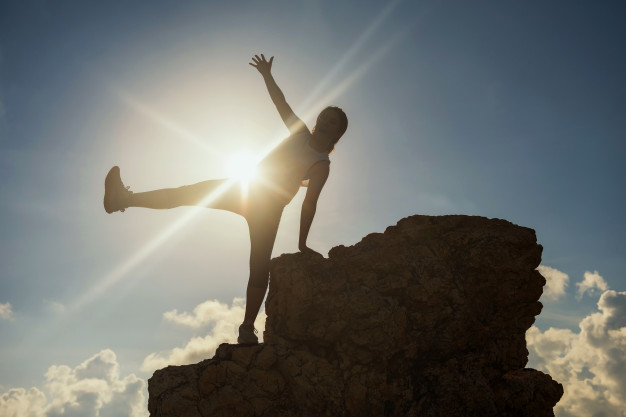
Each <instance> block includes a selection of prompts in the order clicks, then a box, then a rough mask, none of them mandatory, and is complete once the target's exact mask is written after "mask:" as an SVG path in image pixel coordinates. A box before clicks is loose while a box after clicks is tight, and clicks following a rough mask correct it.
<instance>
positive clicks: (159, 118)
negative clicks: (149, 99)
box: [116, 90, 218, 155]
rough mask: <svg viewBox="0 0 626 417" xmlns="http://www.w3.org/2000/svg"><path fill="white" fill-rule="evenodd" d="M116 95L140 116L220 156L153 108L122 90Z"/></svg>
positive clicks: (195, 136) (199, 139)
mask: <svg viewBox="0 0 626 417" xmlns="http://www.w3.org/2000/svg"><path fill="white" fill-rule="evenodd" d="M116 95H117V96H118V97H119V98H120V99H121V100H122V101H123V102H124V103H125V104H127V105H128V106H130V107H131V108H132V109H134V110H135V111H137V112H139V113H140V114H142V115H144V116H146V117H148V118H149V119H150V120H152V121H153V122H156V123H157V124H159V125H160V126H162V127H164V128H166V129H167V130H169V131H170V132H173V133H175V134H176V135H177V136H179V137H181V138H183V139H185V140H187V141H188V142H190V143H192V144H194V145H196V146H198V147H200V148H201V149H202V150H204V151H206V152H207V153H209V154H211V155H218V153H217V152H216V151H215V150H213V148H211V147H210V146H209V145H207V143H206V142H205V141H204V140H203V139H202V138H201V137H200V136H198V135H196V134H194V133H192V132H190V131H189V130H187V129H185V128H183V127H181V126H180V125H178V124H177V123H175V122H174V121H172V120H171V119H169V118H167V117H165V116H164V115H162V114H160V113H159V112H158V111H156V110H155V109H153V108H150V107H148V106H147V105H146V104H144V103H142V102H140V101H139V100H138V99H137V98H135V97H133V96H131V95H130V94H128V93H125V92H122V91H120V90H116Z"/></svg>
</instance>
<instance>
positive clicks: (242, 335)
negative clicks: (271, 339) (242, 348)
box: [237, 323, 259, 345]
mask: <svg viewBox="0 0 626 417" xmlns="http://www.w3.org/2000/svg"><path fill="white" fill-rule="evenodd" d="M255 333H258V332H257V330H256V329H255V328H254V324H248V323H243V324H242V325H241V326H239V337H238V338H237V343H239V344H240V345H256V344H257V343H259V338H258V337H256V334H255Z"/></svg>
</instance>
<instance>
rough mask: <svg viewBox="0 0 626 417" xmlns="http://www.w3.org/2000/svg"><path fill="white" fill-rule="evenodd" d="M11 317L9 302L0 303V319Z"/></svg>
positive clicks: (11, 311)
mask: <svg viewBox="0 0 626 417" xmlns="http://www.w3.org/2000/svg"><path fill="white" fill-rule="evenodd" d="M11 319H13V307H12V306H11V303H4V304H2V303H0V320H11Z"/></svg>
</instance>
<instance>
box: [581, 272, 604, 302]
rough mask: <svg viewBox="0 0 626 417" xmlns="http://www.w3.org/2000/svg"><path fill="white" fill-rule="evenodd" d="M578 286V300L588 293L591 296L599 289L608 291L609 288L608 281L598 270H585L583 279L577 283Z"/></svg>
mask: <svg viewBox="0 0 626 417" xmlns="http://www.w3.org/2000/svg"><path fill="white" fill-rule="evenodd" d="M576 286H577V287H578V291H577V292H576V298H577V299H578V300H580V299H581V298H583V295H585V294H586V293H587V294H589V295H590V296H594V295H595V294H596V291H597V290H600V291H606V290H608V289H609V286H608V285H607V283H606V281H605V280H604V278H602V277H601V276H600V274H598V271H594V272H589V271H587V272H585V275H584V279H583V281H582V282H578V283H576Z"/></svg>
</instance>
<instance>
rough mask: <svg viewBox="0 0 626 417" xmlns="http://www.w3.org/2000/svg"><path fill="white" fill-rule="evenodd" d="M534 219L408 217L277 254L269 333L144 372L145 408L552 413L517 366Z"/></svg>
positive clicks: (553, 398)
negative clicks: (337, 241)
mask: <svg viewBox="0 0 626 417" xmlns="http://www.w3.org/2000/svg"><path fill="white" fill-rule="evenodd" d="M541 251H542V248H541V246H540V245H538V244H537V242H536V237H535V232H534V231H533V230H532V229H528V228H524V227H520V226H516V225H514V224H512V223H509V222H507V221H504V220H499V219H486V218H482V217H470V216H441V217H430V216H411V217H408V218H405V219H402V220H400V221H399V222H398V224H397V225H395V226H391V227H388V228H387V230H385V232H384V233H372V234H370V235H368V236H366V237H365V238H363V240H361V242H359V243H357V244H356V245H354V246H350V247H344V246H338V247H335V248H333V249H332V250H331V251H330V253H329V257H328V259H321V258H318V257H314V256H310V255H303V254H300V253H297V254H287V255H282V256H280V257H278V258H276V259H274V260H273V261H272V268H271V279H270V288H269V294H268V298H267V301H266V304H265V309H266V312H267V322H266V327H265V332H264V343H263V344H260V345H257V346H239V345H229V344H223V345H221V346H220V347H219V348H218V349H217V352H216V354H215V357H213V358H212V359H207V360H204V361H202V362H200V363H198V364H194V365H184V366H169V367H167V368H165V369H161V370H158V371H156V372H155V373H154V375H153V377H152V378H151V379H150V380H149V388H148V390H149V405H148V408H149V410H150V415H151V416H152V417H174V416H175V417H191V416H194V417H196V416H198V417H200V416H203V417H206V416H273V417H274V416H299V417H300V416H333V417H336V416H433V417H434V416H481V417H488V416H499V417H500V416H529V417H530V416H533V417H542V416H553V415H554V414H553V411H552V408H553V407H554V405H555V404H556V403H557V402H558V400H559V399H560V398H561V396H562V394H563V387H562V386H561V384H559V383H558V382H555V381H554V380H552V378H550V376H549V375H546V374H544V373H542V372H539V371H536V370H533V369H525V368H524V367H525V365H526V363H527V359H528V351H527V349H526V341H525V333H526V330H528V328H529V327H530V326H531V325H532V323H533V322H534V320H535V316H536V315H538V314H539V313H540V312H541V307H542V306H541V303H540V302H539V301H538V300H539V297H540V296H541V293H542V288H543V286H544V285H545V279H544V278H543V277H542V276H541V275H540V274H539V272H538V271H536V269H535V268H536V267H537V266H538V265H539V262H540V261H541Z"/></svg>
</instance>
